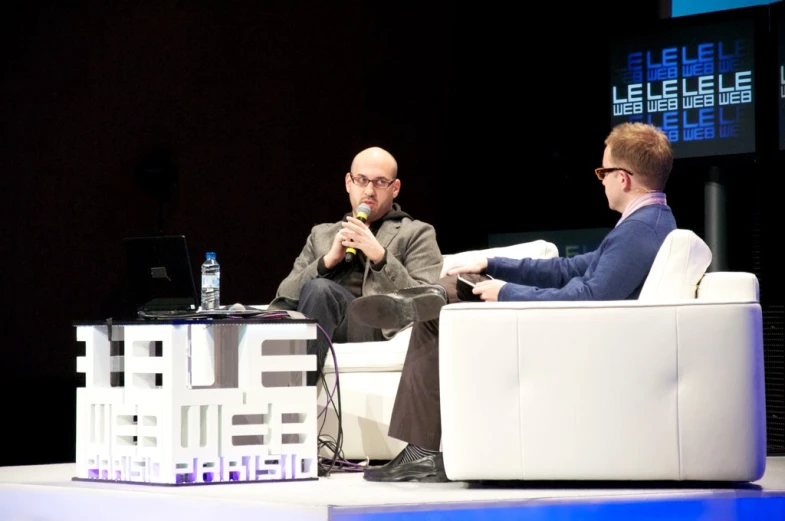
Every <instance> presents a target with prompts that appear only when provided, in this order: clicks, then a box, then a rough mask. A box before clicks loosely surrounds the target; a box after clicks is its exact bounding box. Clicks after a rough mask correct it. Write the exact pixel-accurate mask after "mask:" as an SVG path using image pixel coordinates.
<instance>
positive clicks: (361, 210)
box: [343, 203, 371, 262]
mask: <svg viewBox="0 0 785 521" xmlns="http://www.w3.org/2000/svg"><path fill="white" fill-rule="evenodd" d="M369 215H371V207H370V206H368V205H367V204H365V203H363V204H361V205H360V206H358V207H357V215H355V219H358V220H360V221H362V222H367V221H368V216H369ZM355 255H357V250H355V249H354V248H352V247H351V246H350V247H348V248H346V255H344V257H343V261H344V262H352V261H353V260H354V257H355Z"/></svg>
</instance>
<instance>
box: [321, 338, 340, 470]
mask: <svg viewBox="0 0 785 521" xmlns="http://www.w3.org/2000/svg"><path fill="white" fill-rule="evenodd" d="M318 330H319V331H321V332H322V334H323V335H324V336H325V338H326V339H327V345H328V347H329V351H330V353H331V354H332V356H333V370H334V372H335V395H336V396H335V398H333V396H332V392H330V388H329V386H328V385H327V380H326V379H325V377H324V367H322V368H320V369H318V371H319V375H318V379H317V381H318V382H320V383H321V384H322V387H323V388H324V392H325V393H326V394H325V396H326V402H325V405H324V408H325V411H324V418H323V419H322V425H321V426H320V427H319V434H318V436H317V445H316V457H317V460H318V461H319V468H318V475H319V476H324V477H326V476H329V475H330V473H331V472H332V471H333V470H334V469H335V467H336V464H337V461H338V460H339V459H341V460H342V459H343V457H342V456H343V417H342V414H341V379H340V377H339V375H338V359H337V357H336V355H335V348H334V347H333V343H332V340H331V339H330V337H329V336H328V335H327V334H326V333H325V332H324V330H323V329H322V328H321V326H319V327H318ZM336 402H337V403H336ZM330 404H332V406H333V410H334V411H335V418H336V420H337V422H338V436H337V439H333V442H327V441H323V440H322V429H324V426H325V424H326V423H327V414H328V411H327V409H328V408H329V407H330ZM322 448H326V449H327V450H331V451H332V458H327V457H322V456H320V455H319V454H320V453H321V450H322Z"/></svg>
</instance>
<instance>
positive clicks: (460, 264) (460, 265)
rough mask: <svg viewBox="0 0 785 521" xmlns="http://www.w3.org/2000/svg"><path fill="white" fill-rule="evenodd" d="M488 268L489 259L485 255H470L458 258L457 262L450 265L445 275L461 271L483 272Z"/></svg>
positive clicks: (456, 273)
mask: <svg viewBox="0 0 785 521" xmlns="http://www.w3.org/2000/svg"><path fill="white" fill-rule="evenodd" d="M486 269H488V259H487V258H485V257H470V258H464V259H456V261H455V264H453V265H452V266H450V267H449V268H448V269H447V270H446V271H445V275H459V274H461V273H482V272H483V271H485V270H486Z"/></svg>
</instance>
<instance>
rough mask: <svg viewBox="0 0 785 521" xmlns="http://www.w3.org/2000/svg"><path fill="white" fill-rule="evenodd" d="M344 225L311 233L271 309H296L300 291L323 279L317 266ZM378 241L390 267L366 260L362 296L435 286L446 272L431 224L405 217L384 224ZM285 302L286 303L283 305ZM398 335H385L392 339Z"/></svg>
mask: <svg viewBox="0 0 785 521" xmlns="http://www.w3.org/2000/svg"><path fill="white" fill-rule="evenodd" d="M341 222H342V221H339V222H336V223H324V224H317V225H316V226H314V227H313V228H312V229H311V233H310V235H309V236H308V240H307V241H306V243H305V247H303V250H302V251H301V252H300V255H299V256H298V257H297V259H295V261H294V266H293V268H292V271H291V272H290V273H289V275H287V277H286V278H285V279H284V280H283V281H282V282H281V284H280V285H279V286H278V291H277V292H276V295H275V298H274V299H273V301H272V302H271V303H270V306H271V307H275V306H276V305H277V304H283V303H284V302H285V303H286V304H288V306H284V307H289V306H291V309H296V305H297V301H298V300H299V298H300V288H302V286H303V284H305V283H306V282H307V281H309V280H311V279H315V278H317V277H319V272H318V271H317V265H318V263H319V259H321V258H322V257H323V256H324V255H325V254H326V253H327V252H328V251H330V247H331V246H332V243H333V239H334V238H335V234H337V233H338V231H339V230H340V229H341ZM376 240H378V241H379V244H381V245H382V246H383V247H384V248H385V249H386V250H387V263H386V264H385V265H384V267H383V268H382V269H381V270H379V271H375V270H373V269H371V261H370V260H368V259H366V260H365V272H364V275H363V282H362V294H363V295H364V296H365V295H375V294H378V293H390V292H393V291H396V290H399V289H403V288H407V287H410V286H418V285H421V284H431V283H435V282H437V281H438V279H439V273H440V272H441V269H442V262H443V259H442V253H441V251H440V250H439V245H438V243H437V242H436V230H435V229H434V227H433V226H432V225H430V224H428V223H425V222H422V221H418V220H416V219H410V218H408V217H403V218H402V219H400V220H398V219H394V220H387V221H384V222H382V225H381V226H380V227H379V231H378V232H377V233H376ZM282 301H283V302H282ZM393 333H394V331H390V332H388V331H385V336H392V334H393Z"/></svg>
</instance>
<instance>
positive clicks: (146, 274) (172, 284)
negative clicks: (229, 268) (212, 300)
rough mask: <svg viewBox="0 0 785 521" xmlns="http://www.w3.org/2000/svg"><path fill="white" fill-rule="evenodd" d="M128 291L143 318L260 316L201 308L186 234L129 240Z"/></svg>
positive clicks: (252, 312) (126, 244) (256, 312)
mask: <svg viewBox="0 0 785 521" xmlns="http://www.w3.org/2000/svg"><path fill="white" fill-rule="evenodd" d="M123 247H124V249H125V260H126V285H127V286H126V288H127V293H128V296H129V298H130V300H131V303H132V306H133V313H136V314H137V315H138V316H139V317H141V318H158V319H162V318H163V319H166V318H215V317H240V316H246V317H247V316H256V315H261V314H264V313H265V312H264V311H262V310H258V309H253V308H251V309H239V310H238V309H232V308H233V306H229V307H227V306H222V307H221V308H219V309H208V310H200V309H199V296H198V294H197V287H196V283H195V281H194V274H193V269H192V267H191V258H190V256H189V254H188V246H187V244H186V242H185V236H184V235H169V236H151V237H126V238H125V239H123Z"/></svg>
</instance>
